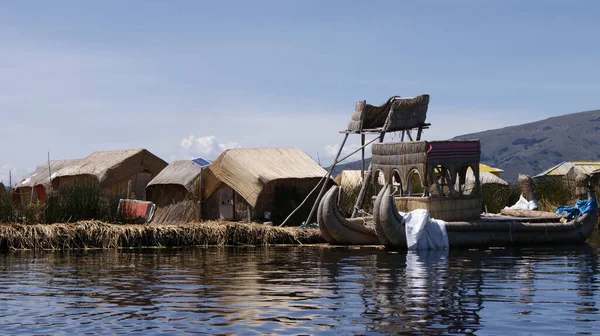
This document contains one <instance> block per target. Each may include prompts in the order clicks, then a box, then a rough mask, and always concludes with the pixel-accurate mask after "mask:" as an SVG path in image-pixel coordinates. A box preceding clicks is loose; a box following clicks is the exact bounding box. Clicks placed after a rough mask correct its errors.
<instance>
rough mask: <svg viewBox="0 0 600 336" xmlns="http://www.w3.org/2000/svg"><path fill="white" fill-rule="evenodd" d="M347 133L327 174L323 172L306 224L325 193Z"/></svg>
mask: <svg viewBox="0 0 600 336" xmlns="http://www.w3.org/2000/svg"><path fill="white" fill-rule="evenodd" d="M348 135H349V134H348V133H346V135H345V136H344V140H343V141H342V144H341V145H340V149H339V150H338V152H337V155H336V156H335V160H333V164H332V165H331V167H329V171H328V172H327V174H325V178H324V179H323V186H322V187H321V191H319V195H318V196H317V199H316V200H315V204H313V206H312V209H310V213H309V214H308V217H307V218H306V221H305V222H304V223H306V224H308V223H310V220H311V218H312V217H313V215H314V214H315V211H317V207H318V206H319V202H320V201H321V197H323V194H324V193H325V189H326V188H327V182H329V177H330V176H331V173H332V172H333V169H334V168H335V166H336V165H337V164H338V159H339V158H340V155H342V149H344V146H345V145H346V140H348Z"/></svg>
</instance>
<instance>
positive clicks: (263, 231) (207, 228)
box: [0, 221, 325, 250]
mask: <svg viewBox="0 0 600 336" xmlns="http://www.w3.org/2000/svg"><path fill="white" fill-rule="evenodd" d="M324 242H325V240H324V239H323V237H322V236H321V234H320V232H319V230H317V229H299V228H279V227H272V226H267V225H262V224H244V223H233V222H204V223H189V224H179V225H131V224H130V225H115V224H108V223H104V222H100V221H82V222H77V223H61V224H35V225H25V224H0V249H1V250H7V249H52V250H55V249H59V250H62V249H79V248H135V247H172V246H196V245H270V244H317V243H324Z"/></svg>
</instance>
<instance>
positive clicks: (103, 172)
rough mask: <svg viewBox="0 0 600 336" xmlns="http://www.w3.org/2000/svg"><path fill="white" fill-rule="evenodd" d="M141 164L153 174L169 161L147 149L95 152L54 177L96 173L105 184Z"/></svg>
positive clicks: (127, 173)
mask: <svg viewBox="0 0 600 336" xmlns="http://www.w3.org/2000/svg"><path fill="white" fill-rule="evenodd" d="M140 166H141V167H143V168H144V169H145V170H148V171H149V172H151V173H153V174H158V173H159V172H160V171H161V170H163V169H164V168H165V167H166V166H167V163H166V162H165V161H164V160H162V159H161V158H159V157H158V156H156V155H154V154H152V153H150V152H149V151H148V150H146V149H128V150H114V151H105V152H94V153H92V154H90V155H88V156H87V157H85V158H84V159H81V160H79V161H78V162H77V163H75V164H71V165H68V166H66V167H64V168H62V169H60V170H58V171H57V172H56V176H54V177H53V179H54V178H60V177H66V176H78V175H94V176H96V177H97V178H98V181H99V182H100V184H103V185H105V184H110V183H113V182H116V181H119V180H122V179H124V178H126V177H128V176H130V175H131V174H134V173H136V172H138V171H139V168H140ZM53 175H54V174H53Z"/></svg>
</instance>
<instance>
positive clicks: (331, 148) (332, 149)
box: [325, 144, 371, 161]
mask: <svg viewBox="0 0 600 336" xmlns="http://www.w3.org/2000/svg"><path fill="white" fill-rule="evenodd" d="M359 148H360V145H359V144H346V145H345V146H344V148H343V149H342V153H341V155H340V157H339V158H340V159H343V158H344V157H345V156H346V155H349V154H350V153H352V152H354V151H356V150H357V149H359ZM339 150H340V145H339V144H336V145H327V146H325V156H326V157H327V158H330V159H332V160H334V159H335V156H336V155H337V153H338V151H339ZM360 155H361V152H360V151H358V152H356V153H355V154H353V155H352V156H350V157H349V158H348V159H346V160H350V161H352V160H357V159H360ZM370 155H371V148H370V146H368V147H366V148H365V157H369V156H370Z"/></svg>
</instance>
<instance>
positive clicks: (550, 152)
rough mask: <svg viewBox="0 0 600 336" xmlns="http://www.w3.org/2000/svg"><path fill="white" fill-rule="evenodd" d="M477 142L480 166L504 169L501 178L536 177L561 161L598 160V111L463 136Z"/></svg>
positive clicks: (599, 157) (599, 150)
mask: <svg viewBox="0 0 600 336" xmlns="http://www.w3.org/2000/svg"><path fill="white" fill-rule="evenodd" d="M455 139H479V140H480V141H481V162H483V163H485V164H488V165H491V166H494V167H498V168H501V169H504V175H503V177H504V178H505V179H507V180H516V178H517V176H518V174H519V173H524V174H539V173H541V172H543V171H544V170H546V169H548V168H550V167H552V166H554V165H556V164H559V163H561V162H562V161H586V160H590V161H591V160H600V110H595V111H587V112H580V113H573V114H566V115H563V116H560V117H553V118H548V119H544V120H540V121H536V122H532V123H528V124H523V125H518V126H510V127H504V128H500V129H495V130H490V131H484V132H479V133H472V134H465V135H461V136H459V137H456V138H455Z"/></svg>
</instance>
